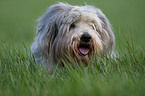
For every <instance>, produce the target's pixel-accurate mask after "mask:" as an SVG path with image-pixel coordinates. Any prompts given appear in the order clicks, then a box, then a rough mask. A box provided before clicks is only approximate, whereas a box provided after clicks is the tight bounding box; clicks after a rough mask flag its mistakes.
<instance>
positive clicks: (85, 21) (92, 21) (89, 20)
mask: <svg viewBox="0 0 145 96" xmlns="http://www.w3.org/2000/svg"><path fill="white" fill-rule="evenodd" d="M75 11H78V10H76V9H75ZM101 28H102V27H101V21H100V20H99V18H98V16H97V14H95V13H90V12H86V11H82V12H80V17H79V19H78V20H77V21H75V22H73V23H71V25H70V27H69V36H68V38H70V39H68V40H67V41H69V40H70V41H69V42H68V45H69V46H68V48H69V50H68V53H69V54H70V55H71V56H72V57H75V58H76V59H77V60H78V61H81V62H83V64H87V62H88V59H90V58H91V57H93V55H94V54H95V53H96V52H97V53H98V54H99V53H100V52H101V51H102V49H103V44H102V43H103V42H102V41H101V36H100V35H99V32H100V30H101Z"/></svg>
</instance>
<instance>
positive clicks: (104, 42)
mask: <svg viewBox="0 0 145 96" xmlns="http://www.w3.org/2000/svg"><path fill="white" fill-rule="evenodd" d="M84 33H87V34H90V36H91V38H92V39H91V41H90V42H89V43H86V44H85V46H89V47H87V48H88V49H89V52H88V53H87V54H85V55H83V54H81V52H79V47H80V46H81V44H82V45H83V43H82V40H81V36H82V35H83V34H84ZM114 46H115V37H114V34H113V32H112V29H111V25H110V23H109V21H108V19H107V18H106V16H105V15H104V14H103V13H102V11H101V10H100V9H98V8H95V7H93V6H88V5H86V6H72V5H69V4H64V3H59V4H55V5H52V6H50V7H49V8H48V10H47V11H46V13H44V15H43V16H41V17H40V18H39V19H38V25H37V32H36V37H35V41H34V43H33V44H32V46H31V52H32V54H33V55H34V56H35V59H36V62H37V63H38V64H41V63H42V62H43V63H44V65H47V66H48V68H49V69H52V68H53V67H55V66H56V65H57V64H58V63H59V62H61V60H62V59H64V58H65V56H70V57H72V58H74V59H76V60H77V61H78V62H83V63H84V65H87V63H88V60H89V59H90V58H91V57H94V53H96V52H97V53H98V54H103V55H106V54H108V53H109V54H113V49H114Z"/></svg>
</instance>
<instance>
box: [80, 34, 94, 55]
mask: <svg viewBox="0 0 145 96" xmlns="http://www.w3.org/2000/svg"><path fill="white" fill-rule="evenodd" d="M91 39H92V37H91V35H90V34H88V33H84V34H82V36H81V37H80V44H79V46H78V49H79V53H80V55H83V56H85V55H87V54H88V53H89V51H90V47H91Z"/></svg>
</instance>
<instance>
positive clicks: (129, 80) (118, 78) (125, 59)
mask: <svg viewBox="0 0 145 96" xmlns="http://www.w3.org/2000/svg"><path fill="white" fill-rule="evenodd" d="M127 43H128V41H127ZM0 45H1V46H0V48H1V51H0V82H1V83H0V95H1V96H4V95H8V96H20V95H21V96H27V95H30V96H32V95H33V96H40V95H42V96H54V95H55V96H58V95H60V96H68V95H69V96H70V95H72V96H84V95H85V96H96V95H98V96H106V95H107V96H113V95H114V96H144V95H145V93H144V90H145V83H144V81H145V75H144V74H145V53H144V51H141V50H136V48H134V47H133V46H131V45H130V43H128V45H127V47H126V48H124V49H123V50H121V49H120V51H118V52H119V54H120V56H118V57H117V58H116V59H111V58H105V57H104V58H102V59H97V58H96V59H95V60H94V61H93V62H95V63H93V62H90V64H89V66H88V68H86V67H83V66H77V65H76V67H75V68H72V67H71V66H67V67H66V68H65V70H64V71H59V72H58V71H55V72H54V74H51V75H50V74H49V73H48V72H47V71H46V69H45V68H44V67H43V66H37V65H35V61H33V58H32V57H31V56H30V55H29V50H28V49H29V48H27V47H26V46H25V45H24V44H22V45H21V47H15V46H13V45H11V44H8V43H6V42H0ZM124 50H126V51H124ZM28 64H30V66H28Z"/></svg>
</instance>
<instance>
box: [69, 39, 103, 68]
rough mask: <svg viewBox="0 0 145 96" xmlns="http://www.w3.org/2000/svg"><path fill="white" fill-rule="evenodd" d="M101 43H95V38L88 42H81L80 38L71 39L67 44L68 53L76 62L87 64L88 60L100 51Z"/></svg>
mask: <svg viewBox="0 0 145 96" xmlns="http://www.w3.org/2000/svg"><path fill="white" fill-rule="evenodd" d="M101 49H102V45H101V44H99V43H97V42H96V41H95V40H93V39H92V40H91V41H90V42H83V41H81V40H80V39H78V40H75V41H72V43H71V44H70V45H69V46H68V54H69V56H71V57H72V58H75V59H76V60H77V62H78V63H82V64H83V65H85V66H86V65H87V64H88V62H89V60H91V59H93V58H94V57H95V56H96V55H95V54H99V53H100V52H101Z"/></svg>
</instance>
